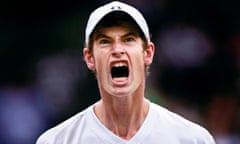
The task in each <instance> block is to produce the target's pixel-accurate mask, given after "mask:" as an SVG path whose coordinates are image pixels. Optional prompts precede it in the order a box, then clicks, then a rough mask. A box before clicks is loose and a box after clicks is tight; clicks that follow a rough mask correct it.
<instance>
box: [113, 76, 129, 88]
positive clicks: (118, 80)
mask: <svg viewBox="0 0 240 144" xmlns="http://www.w3.org/2000/svg"><path fill="white" fill-rule="evenodd" d="M112 82H113V83H114V84H115V85H121V86H122V85H125V84H126V83H127V82H128V78H127V77H121V78H112Z"/></svg>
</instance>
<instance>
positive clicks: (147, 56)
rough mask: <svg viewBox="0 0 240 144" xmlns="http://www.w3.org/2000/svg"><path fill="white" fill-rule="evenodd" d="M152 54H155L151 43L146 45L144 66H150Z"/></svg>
mask: <svg viewBox="0 0 240 144" xmlns="http://www.w3.org/2000/svg"><path fill="white" fill-rule="evenodd" d="M154 52H155V46H154V44H153V43H152V42H150V43H149V44H148V47H147V49H145V50H144V63H145V65H150V64H151V63H152V60H153V56H154Z"/></svg>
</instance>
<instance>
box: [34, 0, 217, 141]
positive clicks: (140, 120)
mask: <svg viewBox="0 0 240 144" xmlns="http://www.w3.org/2000/svg"><path fill="white" fill-rule="evenodd" d="M85 43H86V47H85V48H84V50H83V54H84V58H85V61H86V64H87V66H88V68H89V69H90V70H92V71H93V72H94V73H95V75H96V78H97V81H98V87H99V91H100V95H101V100H99V101H98V102H97V103H95V104H94V105H92V106H90V107H89V108H87V109H86V110H84V111H83V112H80V113H79V114H77V115H75V116H73V117H72V118H70V119H68V120H66V121H65V122H63V123H61V124H59V125H58V126H56V127H54V128H52V129H50V130H48V131H47V132H45V133H44V134H43V135H42V136H41V137H40V138H39V139H38V141H37V144H159V143H162V144H167V143H168V144H214V143H215V142H214V140H213V138H212V136H211V135H210V134H209V133H208V132H207V131H206V130H205V129H204V128H202V127H200V126H199V125H197V124H194V123H192V122H190V121H188V120H186V119H184V118H182V117H180V116H178V115H177V114H174V113H172V112H170V111H168V110H166V109H165V108H162V107H161V106H159V105H156V104H153V103H151V102H150V101H148V100H147V99H146V98H145V97H144V92H145V82H146V76H147V72H148V67H149V65H150V64H151V63H152V59H153V55H154V44H153V43H152V42H151V41H150V36H149V30H148V26H147V23H146V21H145V19H144V18H143V16H142V14H141V13H140V12H139V11H138V10H136V9H135V8H133V7H132V6H129V5H127V4H124V3H121V2H111V3H109V4H106V5H104V6H102V7H100V8H98V9H96V10H95V11H94V12H93V13H92V14H91V15H90V18H89V20H88V24H87V28H86V41H85Z"/></svg>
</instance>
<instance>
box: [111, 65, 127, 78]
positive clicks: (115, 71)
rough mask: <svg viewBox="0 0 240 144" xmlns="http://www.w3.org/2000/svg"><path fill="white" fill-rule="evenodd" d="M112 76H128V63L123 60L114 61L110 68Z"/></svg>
mask: <svg viewBox="0 0 240 144" xmlns="http://www.w3.org/2000/svg"><path fill="white" fill-rule="evenodd" d="M111 75H112V78H123V77H128V75H129V69H128V65H127V64H126V63H124V62H118V63H114V64H113V65H112V68H111Z"/></svg>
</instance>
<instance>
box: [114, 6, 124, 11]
mask: <svg viewBox="0 0 240 144" xmlns="http://www.w3.org/2000/svg"><path fill="white" fill-rule="evenodd" d="M120 9H122V8H121V7H120V6H113V7H111V10H120Z"/></svg>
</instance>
